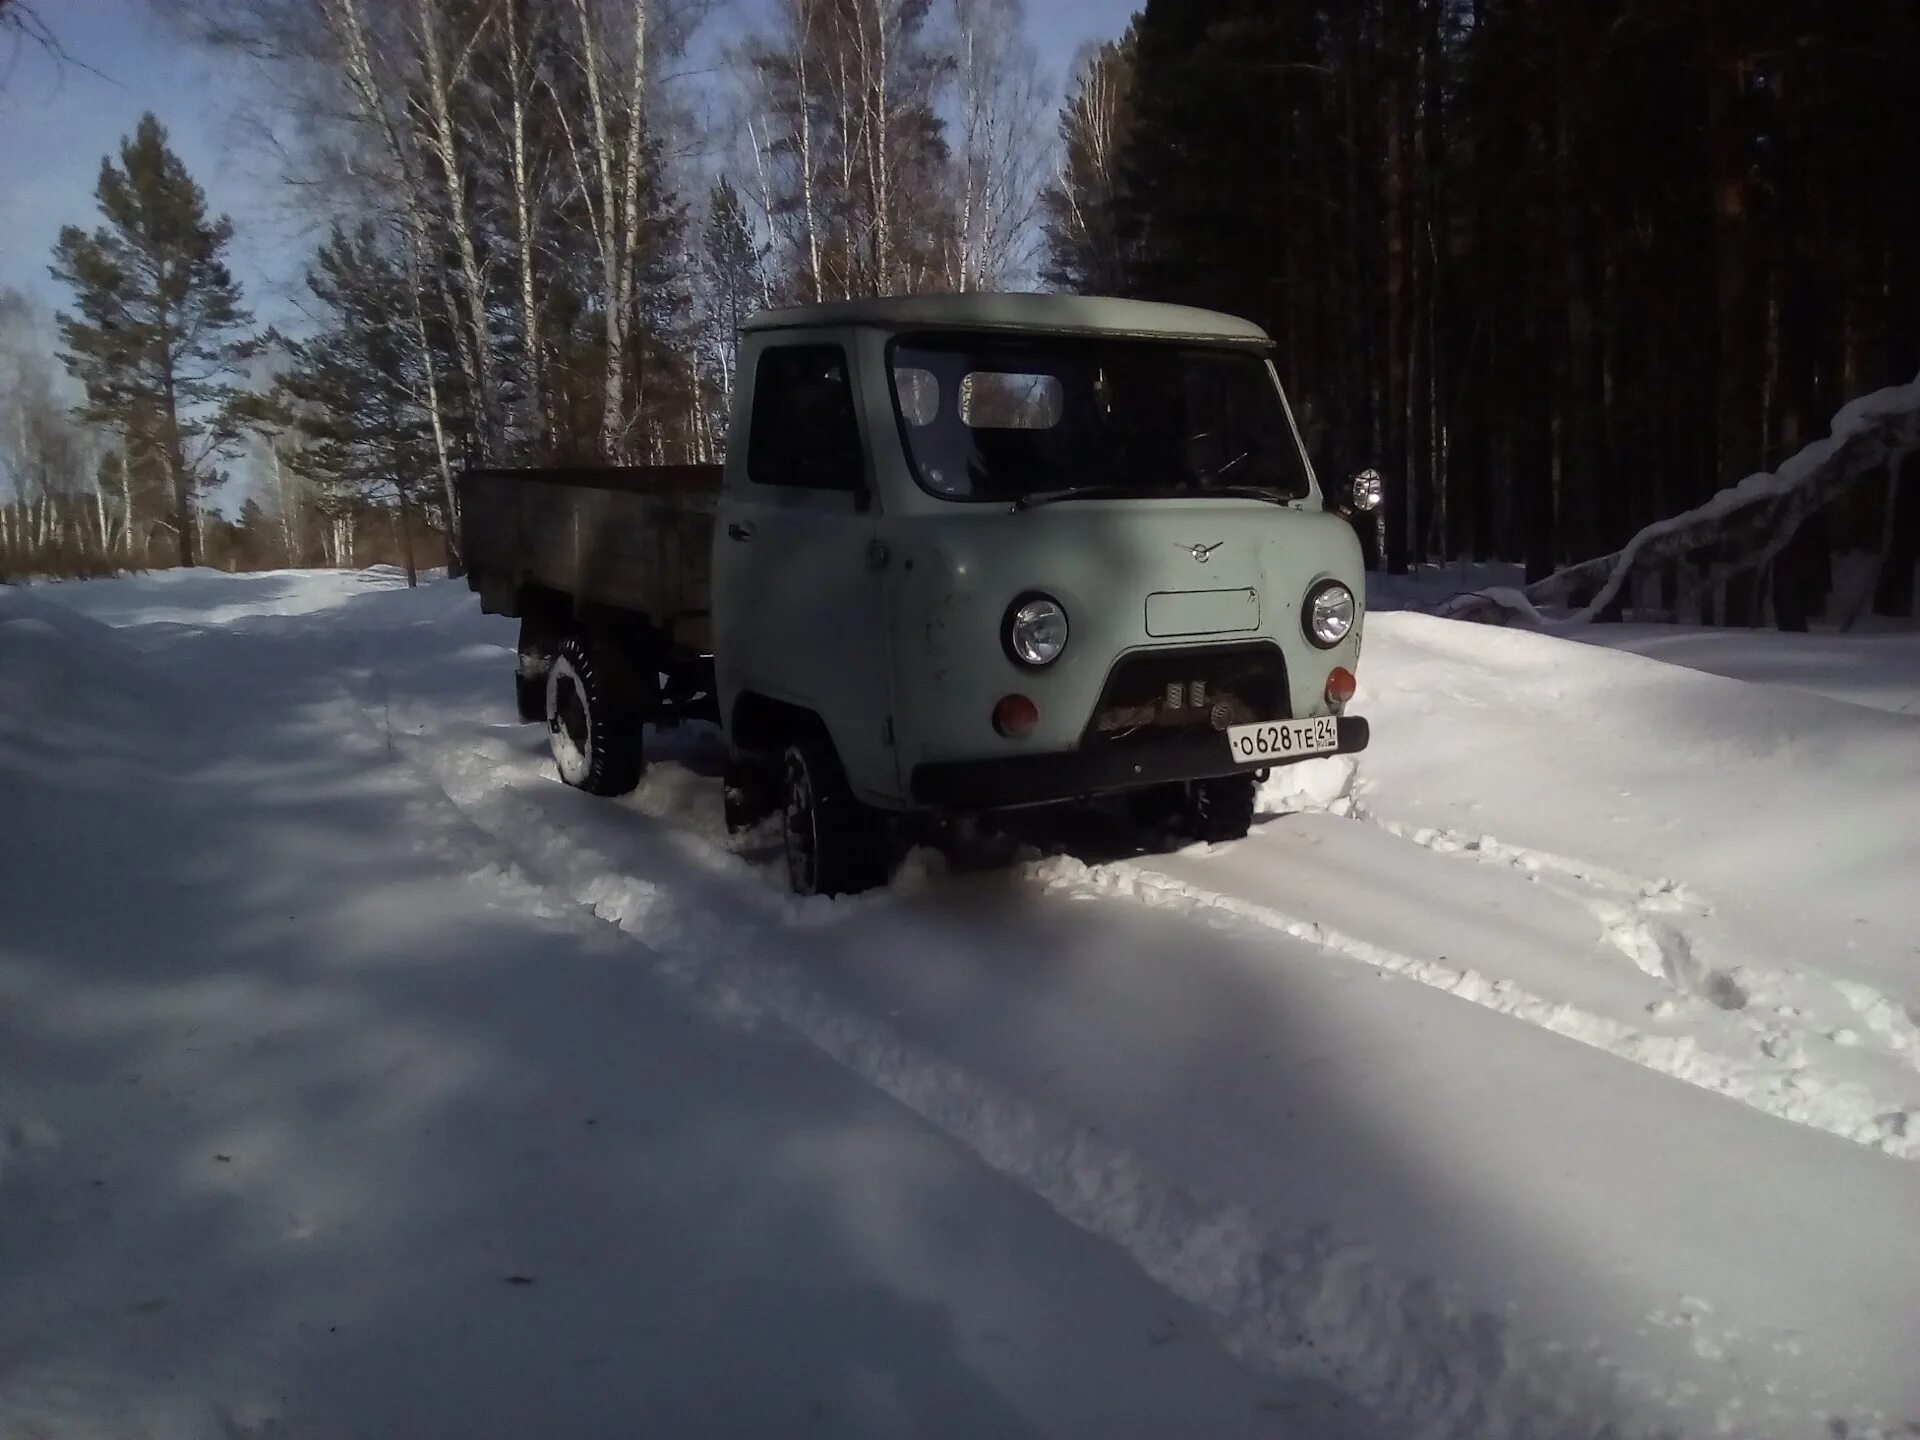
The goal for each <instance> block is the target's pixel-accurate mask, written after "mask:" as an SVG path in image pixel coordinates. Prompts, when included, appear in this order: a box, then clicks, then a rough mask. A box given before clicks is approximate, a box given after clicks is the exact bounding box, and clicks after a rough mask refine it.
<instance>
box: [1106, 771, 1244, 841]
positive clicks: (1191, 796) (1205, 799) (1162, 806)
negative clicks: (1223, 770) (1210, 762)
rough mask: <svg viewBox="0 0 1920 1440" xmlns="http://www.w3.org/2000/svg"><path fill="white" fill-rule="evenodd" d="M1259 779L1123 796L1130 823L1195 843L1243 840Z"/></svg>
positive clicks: (1230, 778)
mask: <svg viewBox="0 0 1920 1440" xmlns="http://www.w3.org/2000/svg"><path fill="white" fill-rule="evenodd" d="M1259 788H1260V782H1259V777H1258V776H1256V775H1253V774H1250V773H1249V774H1245V775H1222V776H1219V777H1217V778H1215V779H1212V780H1191V781H1188V782H1186V783H1185V784H1169V785H1153V786H1149V787H1148V788H1147V789H1144V790H1136V791H1134V792H1133V793H1131V794H1130V795H1128V796H1127V808H1128V810H1129V811H1130V812H1131V813H1132V816H1133V819H1134V823H1135V824H1137V825H1140V826H1143V827H1144V828H1146V829H1148V830H1161V831H1172V832H1174V833H1175V834H1179V835H1189V836H1192V837H1193V838H1194V839H1195V840H1206V841H1211V842H1221V841H1227V840H1243V839H1245V838H1246V834H1247V832H1248V831H1249V830H1251V829H1252V828H1253V811H1254V799H1255V795H1256V794H1257V792H1258V791H1259Z"/></svg>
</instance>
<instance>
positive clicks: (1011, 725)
mask: <svg viewBox="0 0 1920 1440" xmlns="http://www.w3.org/2000/svg"><path fill="white" fill-rule="evenodd" d="M1039 723H1040V707H1039V706H1038V705H1036V704H1034V703H1033V701H1031V700H1029V699H1028V698H1027V697H1026V696H1024V695H1008V696H1006V697H1005V698H1004V699H1002V700H1001V701H1000V703H999V704H998V705H996V706H994V707H993V728H994V729H995V730H997V731H998V732H999V733H1000V734H1002V735H1004V736H1006V737H1007V738H1008V739H1009V740H1024V739H1025V738H1026V737H1027V736H1029V735H1031V734H1032V733H1033V727H1034V726H1036V725H1038V724H1039Z"/></svg>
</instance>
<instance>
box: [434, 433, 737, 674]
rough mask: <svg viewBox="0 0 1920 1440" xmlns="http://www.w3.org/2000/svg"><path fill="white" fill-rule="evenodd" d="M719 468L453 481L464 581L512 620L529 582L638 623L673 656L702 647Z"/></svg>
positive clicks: (470, 475)
mask: <svg viewBox="0 0 1920 1440" xmlns="http://www.w3.org/2000/svg"><path fill="white" fill-rule="evenodd" d="M720 477H721V467H720V466H718V465H651V466H632V467H625V468H612V467H606V468H598V469H586V468H581V469H553V470H469V471H467V472H466V473H465V474H464V475H463V476H462V477H461V479H460V505H461V522H462V534H463V539H464V542H465V552H466V554H465V558H466V562H467V570H468V578H467V583H468V585H469V586H470V587H471V588H472V589H474V590H475V591H477V592H479V595H480V602H481V608H482V609H484V610H486V611H488V612H490V613H493V614H503V615H517V614H519V613H520V612H519V606H520V603H521V600H520V596H521V594H522V592H523V590H524V589H525V587H526V586H528V585H538V586H541V587H543V588H545V589H547V590H550V591H555V592H558V593H559V594H562V595H566V596H569V597H571V598H572V600H573V602H574V605H575V606H576V607H577V608H579V609H583V610H584V609H588V608H593V607H604V608H609V609H617V610H623V611H628V612H631V613H635V614H639V615H643V616H645V617H646V618H647V619H648V620H649V621H650V622H651V623H652V624H653V625H654V626H655V627H656V628H657V629H658V630H659V631H660V632H661V633H662V634H663V635H665V636H666V637H667V638H668V640H669V641H670V642H671V643H672V644H673V645H675V646H676V647H678V648H681V649H684V650H689V651H693V652H695V653H705V652H707V651H709V650H711V648H712V645H711V632H712V619H711V617H712V609H713V605H712V598H711V592H712V579H713V571H712V564H713V561H712V546H713V516H714V509H715V506H716V504H717V502H718V500H719V495H720Z"/></svg>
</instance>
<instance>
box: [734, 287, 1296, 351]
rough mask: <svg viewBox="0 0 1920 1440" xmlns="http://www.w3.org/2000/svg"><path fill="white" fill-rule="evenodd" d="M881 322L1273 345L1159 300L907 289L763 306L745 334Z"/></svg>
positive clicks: (1248, 325)
mask: <svg viewBox="0 0 1920 1440" xmlns="http://www.w3.org/2000/svg"><path fill="white" fill-rule="evenodd" d="M856 325H857V326H876V327H880V328H883V329H888V330H996V331H1023V332H1027V333H1033V334H1048V335H1063V334H1065V335H1119V336H1126V337H1128V338H1132V339H1150V340H1203V341H1205V342H1207V343H1208V344H1213V345H1221V344H1227V345H1255V346H1269V345H1271V344H1272V343H1273V341H1272V340H1271V339H1270V338H1269V337H1268V335H1267V332H1266V331H1264V330H1262V329H1261V328H1260V327H1259V326H1258V325H1255V324H1254V323H1253V322H1252V321H1251V320H1242V319H1239V318H1238V317H1236V316H1233V315H1222V314H1220V313H1219V312H1217V311H1213V310H1196V309H1193V308H1192V307H1190V306H1186V305H1161V304H1157V303H1155V302H1152V301H1146V300H1112V299H1106V298H1102V297H1096V296H1087V295H998V294H981V293H974V294H970V295H906V296H896V297H893V298H890V299H883V300H832V301H828V302H826V303H825V304H820V305H800V306H796V307H794V308H792V309H787V310H763V311H761V312H760V313H759V314H757V315H754V316H752V317H751V318H750V319H748V320H747V322H746V323H745V324H744V325H742V326H741V327H740V328H741V330H742V331H743V332H745V333H749V334H752V333H758V332H762V331H767V330H808V329H818V328H822V327H826V326H856Z"/></svg>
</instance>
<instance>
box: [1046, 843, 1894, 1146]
mask: <svg viewBox="0 0 1920 1440" xmlns="http://www.w3.org/2000/svg"><path fill="white" fill-rule="evenodd" d="M1028 873H1029V874H1030V875H1031V876H1032V877H1033V878H1034V879H1035V880H1036V881H1038V882H1040V883H1041V884H1043V885H1045V886H1047V887H1048V888H1050V889H1054V890H1064V891H1077V892H1079V893H1084V894H1101V895H1121V896H1126V897H1129V898H1132V899H1135V900H1138V901H1142V902H1144V903H1146V904H1149V905H1156V906H1160V907H1172V908H1175V909H1187V910H1190V911H1192V912H1195V913H1204V912H1208V911H1211V912H1216V913H1224V914H1227V915H1231V916H1234V917H1236V918H1238V919H1240V920H1243V921H1246V922H1249V923H1251V924H1253V925H1256V926H1259V927H1261V928H1264V929H1267V930H1272V931H1276V932H1278V933H1280V934H1284V935H1286V936H1288V937H1290V938H1292V939H1295V940H1301V941H1305V942H1306V943H1308V944H1311V945H1315V946H1318V947H1319V948H1321V949H1323V950H1327V951H1330V952H1331V953H1333V954H1336V955H1340V956H1343V957H1344V958H1346V959H1349V960H1354V961H1357V962H1359V963H1361V964H1363V965H1367V966H1370V967H1372V968H1373V969H1376V970H1381V971H1384V972H1386V973H1388V974H1392V975H1398V976H1402V977H1404V978H1406V979H1409V980H1413V981H1416V982H1418V983H1419V984H1422V985H1426V986H1429V987H1431V988H1433V989H1436V990H1442V991H1445V992H1446V993H1447V994H1449V995H1453V996H1456V997H1458V998H1459V999H1462V1000H1466V1001H1469V1002H1471V1003H1472V1004H1475V1005H1479V1006H1482V1007H1483V1008H1485V1009H1489V1010H1494V1011H1497V1012H1499V1013H1500V1014H1503V1015H1507V1016H1511V1017H1512V1018H1514V1019H1517V1020H1520V1021H1522V1022H1523V1023H1526V1024H1529V1025H1535V1026H1538V1027H1540V1028H1541V1029H1544V1030H1549V1031H1552V1032H1553V1033H1554V1034H1556V1035H1563V1036H1565V1037H1566V1038H1568V1039H1570V1040H1577V1041H1579V1042H1580V1043H1582V1044H1584V1045H1591V1046H1593V1047H1594V1048H1596V1049H1599V1050H1604V1051H1606V1052H1607V1053H1608V1054H1610V1055H1614V1056H1616V1057H1617V1058H1619V1059H1622V1060H1626V1061H1629V1062H1631V1063H1632V1064H1635V1065H1639V1066H1642V1067H1644V1068H1646V1069H1649V1070H1654V1071H1657V1072H1659V1073H1660V1074H1663V1075H1667V1076H1670V1077H1671V1078H1673V1079H1676V1080H1682V1081H1685V1082H1686V1083H1687V1084H1689V1085H1695V1086H1698V1087H1699V1088H1701V1089H1703V1090H1710V1091H1712V1092H1714V1093H1715V1094H1718V1095H1724V1096H1726V1097H1727V1098H1729V1099H1733V1100H1738V1101H1739V1102H1741V1103H1742V1104H1744V1105H1748V1106H1751V1107H1752V1108H1754V1109H1756V1110H1760V1111H1762V1112H1764V1113H1766V1114H1768V1115H1772V1116H1774V1117H1776V1118H1777V1119H1781V1120H1787V1121H1791V1122H1793V1123H1794V1124H1798V1125H1806V1126H1810V1127H1811V1128H1813V1129H1816V1130H1824V1131H1826V1132H1827V1133H1829V1134H1832V1135H1838V1136H1839V1137H1841V1138H1842V1139H1845V1140H1851V1141H1853V1142H1854V1143H1855V1144H1857V1145H1864V1146H1866V1147H1867V1148H1869V1149H1872V1150H1878V1151H1881V1152H1882V1153H1884V1154H1887V1155H1891V1156H1893V1157H1895V1158H1897V1159H1901V1160H1911V1159H1914V1158H1916V1157H1920V1111H1917V1110H1915V1109H1914V1108H1912V1107H1906V1106H1897V1105H1896V1106H1889V1104H1888V1103H1887V1102H1886V1101H1885V1100H1883V1099H1882V1098H1880V1097H1879V1096H1877V1095H1875V1094H1874V1093H1873V1092H1871V1091H1869V1090H1868V1089H1867V1088H1866V1087H1864V1086H1861V1085H1857V1084H1853V1083H1851V1082H1848V1081H1840V1080H1831V1079H1824V1078H1822V1077H1819V1076H1816V1075H1814V1074H1813V1073H1812V1072H1811V1070H1810V1069H1808V1068H1807V1067H1806V1066H1805V1065H1803V1064H1796V1063H1794V1061H1795V1060H1796V1059H1797V1058H1799V1053H1800V1052H1799V1050H1798V1048H1797V1047H1793V1046H1783V1047H1782V1048H1781V1053H1780V1054H1779V1055H1777V1056H1776V1055H1772V1054H1768V1053H1766V1052H1765V1051H1762V1052H1761V1053H1759V1054H1757V1055H1756V1056H1754V1057H1751V1058H1746V1059H1736V1058H1733V1057H1730V1056H1725V1055H1718V1054H1715V1053H1713V1052H1711V1051H1709V1050H1706V1049H1704V1048H1703V1047H1702V1046H1701V1045H1700V1044H1699V1042H1698V1041H1697V1040H1695V1039H1694V1038H1693V1037H1692V1036H1687V1035H1679V1036H1665V1035H1654V1034H1649V1033H1648V1032H1647V1031H1645V1030H1641V1029H1638V1028H1636V1027H1634V1026H1631V1025H1627V1024H1624V1023H1622V1022H1621V1021H1619V1020H1615V1019H1611V1018H1609V1017H1606V1016H1602V1015H1595V1014H1593V1013H1591V1012H1589V1011H1585V1010H1582V1009H1580V1008H1579V1007H1577V1006H1574V1005H1570V1004H1564V1003H1561V1002H1558V1001H1554V1000H1550V999H1548V998H1546V997H1545V996H1542V995H1538V994H1535V993H1534V992H1532V991H1530V990H1528V989H1526V988H1525V987H1523V986H1521V985H1517V984H1515V983H1514V982H1513V981H1511V980H1505V979H1497V978H1494V977H1490V976H1488V975H1484V974H1482V973H1481V972H1479V971H1477V970H1473V969H1470V968H1465V969H1463V968H1460V967H1457V966H1454V965H1450V964H1448V963H1446V962H1445V961H1440V960H1424V959H1420V958H1418V957H1416V956H1412V955H1406V954H1402V953H1400V952H1399V951H1396V950H1391V949H1389V948H1387V947H1385V946H1381V945H1376V944H1374V943H1373V942H1372V941H1369V940H1365V939H1362V938H1360V937H1358V936H1354V935H1349V934H1346V933H1344V932H1342V931H1339V930H1335V929H1333V928H1331V927H1329V926H1326V925H1323V924H1321V923H1320V922H1319V921H1315V920H1308V919H1305V918H1303V917H1300V916H1297V915H1292V914H1289V913H1287V912H1286V911H1283V910H1280V909H1277V908H1275V907H1273V906H1271V905H1267V904H1262V903H1257V902H1254V901H1250V900H1243V899H1239V898H1237V897H1234V896H1231V895H1224V894H1221V893H1219V892H1218V891H1213V890H1208V889H1205V888H1203V887H1201V886H1198V885H1194V884H1191V883H1189V882H1187V881H1185V880H1180V879H1177V878H1175V877H1173V876H1171V875H1166V874H1162V873H1160V872H1157V871H1155V870H1153V869H1151V868H1150V867H1148V866H1145V865H1142V864H1139V863H1136V862H1129V861H1116V862H1111V863H1108V864H1103V865H1088V864H1087V863H1085V862H1084V861H1081V860H1077V859H1074V858H1072V857H1070V856H1054V857H1051V858H1049V859H1046V860H1040V861H1035V862H1032V863H1031V864H1030V865H1029V866H1028Z"/></svg>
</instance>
